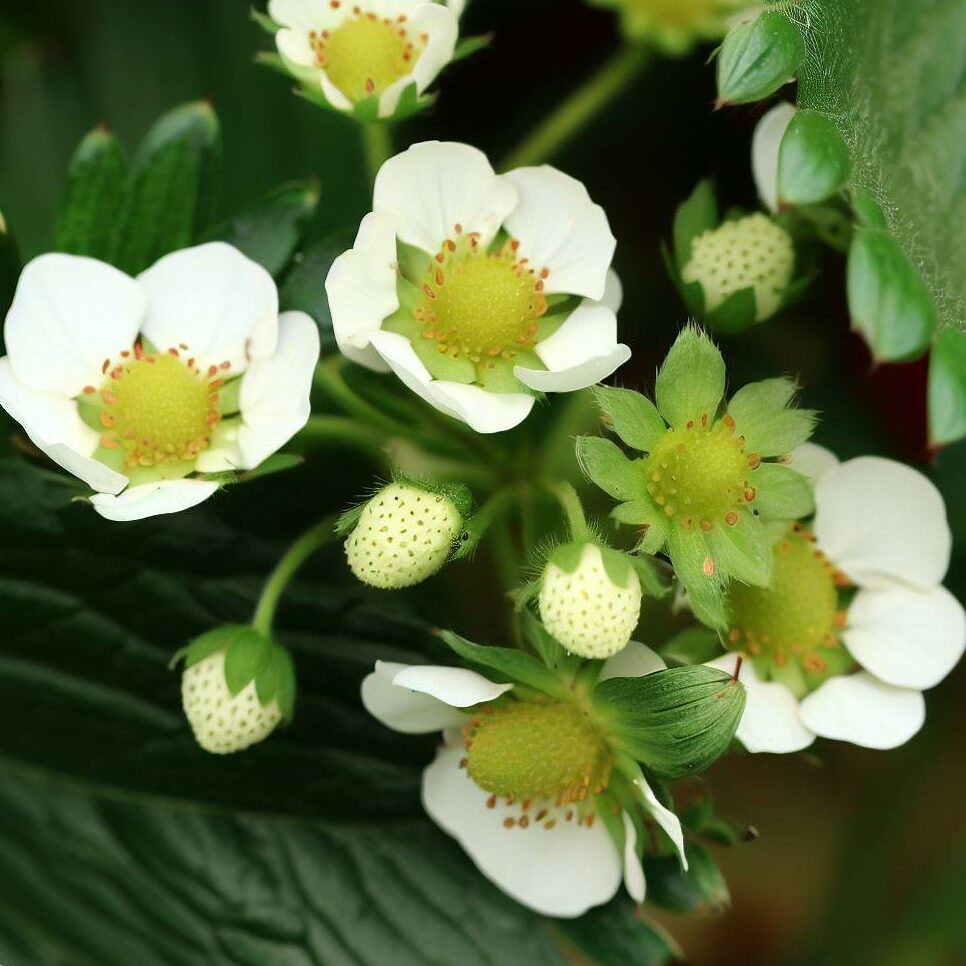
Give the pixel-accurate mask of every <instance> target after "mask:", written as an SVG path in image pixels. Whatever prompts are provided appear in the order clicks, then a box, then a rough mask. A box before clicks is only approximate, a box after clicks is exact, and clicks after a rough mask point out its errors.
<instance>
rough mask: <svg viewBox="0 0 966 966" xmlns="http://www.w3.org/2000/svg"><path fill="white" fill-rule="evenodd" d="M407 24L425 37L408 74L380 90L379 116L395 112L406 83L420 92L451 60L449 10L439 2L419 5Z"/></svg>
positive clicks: (453, 30)
mask: <svg viewBox="0 0 966 966" xmlns="http://www.w3.org/2000/svg"><path fill="white" fill-rule="evenodd" d="M409 26H410V29H411V30H412V32H413V33H414V34H423V35H425V36H426V37H428V38H429V39H428V40H427V41H426V45H425V46H424V47H423V51H422V53H421V54H420V55H419V59H418V60H417V61H416V65H415V67H413V72H412V74H409V75H407V76H405V77H401V78H400V79H399V80H398V81H396V82H395V83H394V84H391V85H390V86H389V87H388V88H386V90H385V91H383V93H382V95H381V96H380V98H379V116H380V117H390V116H391V115H392V114H393V113H394V112H395V110H396V107H397V105H398V104H399V98H400V97H401V96H402V92H403V91H404V90H405V89H406V88H407V87H408V86H409V85H410V84H412V83H414V82H415V84H416V93H417V94H422V93H423V92H424V91H425V90H426V88H427V87H429V85H430V84H432V83H433V81H434V80H436V78H437V76H438V75H439V72H440V71H441V70H442V69H443V68H444V67H445V66H446V65H447V64H448V63H449V62H450V61H451V60H452V59H453V51H454V50H455V49H456V40H457V37H458V36H459V23H458V21H457V19H456V15H455V14H454V13H453V11H452V10H450V9H449V8H447V7H444V6H443V5H442V4H439V3H423V4H420V5H418V6H417V7H416V12H415V13H414V14H413V15H412V17H411V18H410V22H409Z"/></svg>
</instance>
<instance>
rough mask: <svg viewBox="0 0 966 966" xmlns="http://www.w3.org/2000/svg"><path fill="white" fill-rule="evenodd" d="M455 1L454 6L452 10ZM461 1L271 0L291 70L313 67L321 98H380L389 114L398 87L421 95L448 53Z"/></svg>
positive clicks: (347, 106) (344, 104)
mask: <svg viewBox="0 0 966 966" xmlns="http://www.w3.org/2000/svg"><path fill="white" fill-rule="evenodd" d="M453 7H455V8H456V9H455V10H454V9H451V8H453ZM461 8H462V2H456V0H454V2H451V3H450V4H449V5H448V6H445V5H443V4H440V3H431V2H427V0H271V2H270V3H269V5H268V11H269V14H270V16H271V18H272V19H273V20H274V21H275V22H276V23H277V24H280V25H281V28H282V29H280V30H279V31H278V33H277V34H276V35H275V42H276V44H277V46H278V51H279V53H280V54H281V55H282V57H283V58H284V59H285V60H286V61H287V62H288V63H289V64H291V65H292V66H294V67H295V69H296V70H297V71H298V70H301V71H302V72H305V71H311V72H316V75H317V78H318V82H319V84H320V85H321V88H322V92H323V94H324V95H325V99H326V101H328V103H329V104H330V105H331V106H332V107H334V108H335V109H336V110H339V111H352V110H353V108H354V107H355V105H356V104H358V103H360V102H361V101H364V100H366V99H367V98H370V97H378V99H379V111H378V114H379V117H381V118H387V117H391V116H392V115H393V114H394V113H395V112H396V108H397V106H398V105H399V100H400V98H401V97H402V95H403V91H404V90H405V89H406V88H407V87H409V86H411V85H413V84H415V87H416V94H417V95H420V94H422V93H423V92H424V91H425V90H426V88H427V87H429V85H430V84H431V83H432V82H433V81H434V80H435V79H436V77H437V75H438V74H439V72H440V71H441V70H442V69H443V68H444V67H445V66H446V65H447V64H448V63H449V62H450V61H451V60H452V59H453V51H454V49H455V46H456V39H457V36H458V33H459V27H458V24H457V16H458V15H459V12H460V9H461Z"/></svg>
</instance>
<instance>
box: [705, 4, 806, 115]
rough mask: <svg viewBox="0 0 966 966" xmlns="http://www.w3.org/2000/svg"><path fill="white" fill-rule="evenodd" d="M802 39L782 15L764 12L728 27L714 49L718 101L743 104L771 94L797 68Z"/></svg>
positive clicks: (802, 43)
mask: <svg viewBox="0 0 966 966" xmlns="http://www.w3.org/2000/svg"><path fill="white" fill-rule="evenodd" d="M804 57H805V41H804V40H803V38H802V32H801V30H800V29H799V27H798V25H797V24H795V23H793V22H792V21H791V20H790V19H789V18H788V17H787V16H786V15H785V14H783V13H779V12H777V11H765V12H764V13H762V14H761V15H760V16H758V17H756V18H755V19H754V20H752V21H750V22H749V23H740V24H737V25H736V26H734V27H732V28H731V30H730V31H729V32H728V35H727V36H726V37H725V39H724V42H723V43H722V45H721V49H720V50H719V51H718V102H719V104H747V103H749V102H751V101H760V100H764V98H766V97H768V96H769V95H771V94H774V93H775V91H777V90H778V88H779V87H781V86H782V85H783V84H785V83H786V82H787V81H788V80H789V79H790V78H791V77H792V76H793V75H794V73H795V71H796V70H797V69H798V65H799V64H801V62H802V59H803V58H804Z"/></svg>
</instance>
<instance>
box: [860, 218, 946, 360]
mask: <svg viewBox="0 0 966 966" xmlns="http://www.w3.org/2000/svg"><path fill="white" fill-rule="evenodd" d="M846 281H847V292H848V298H849V313H850V315H851V316H852V327H853V328H854V329H855V330H856V331H858V332H860V333H861V335H862V336H863V338H864V339H865V341H866V342H867V343H868V344H869V348H870V349H871V350H872V354H873V355H874V356H875V358H876V360H877V361H880V362H898V361H902V360H905V359H914V358H916V357H918V356H920V355H922V353H923V352H925V351H926V348H927V346H928V345H929V342H930V340H931V339H932V337H933V333H934V332H935V330H936V324H937V318H936V306H935V303H934V302H933V300H932V298H931V296H930V295H929V291H928V290H927V289H926V286H925V283H924V282H923V280H922V277H921V276H920V274H919V272H918V271H917V270H916V268H915V266H914V265H913V264H912V263H911V262H910V261H909V259H908V258H907V257H906V256H905V254H904V253H903V251H902V249H901V248H900V247H899V244H898V242H897V241H895V239H894V238H892V237H891V236H890V235H889V234H887V233H886V232H884V231H880V230H876V229H872V228H862V229H859V230H857V231H856V232H855V234H854V235H853V237H852V245H851V247H850V248H849V259H848V273H847V280H846Z"/></svg>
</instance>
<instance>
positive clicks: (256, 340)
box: [138, 242, 278, 376]
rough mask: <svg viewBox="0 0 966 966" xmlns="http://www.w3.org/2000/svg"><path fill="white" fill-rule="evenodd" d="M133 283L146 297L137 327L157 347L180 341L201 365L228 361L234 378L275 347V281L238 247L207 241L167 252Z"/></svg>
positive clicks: (166, 347)
mask: <svg viewBox="0 0 966 966" xmlns="http://www.w3.org/2000/svg"><path fill="white" fill-rule="evenodd" d="M138 281H139V282H140V283H141V284H142V285H143V286H144V290H145V291H146V292H147V295H148V309H147V318H146V320H145V323H144V326H143V327H142V331H143V333H144V335H145V336H147V338H149V339H150V340H151V342H153V343H154V345H155V346H156V347H157V348H158V349H159V350H160V351H162V352H164V351H166V350H167V349H170V348H175V347H177V346H179V345H182V344H183V345H186V346H188V349H187V353H188V354H189V355H191V356H193V357H194V358H195V359H197V360H198V365H199V367H201V368H202V369H207V368H208V366H210V365H216V366H217V365H220V364H221V363H222V362H228V363H230V364H231V368H230V369H229V370H228V372H229V374H230V375H235V376H237V375H239V374H240V373H242V372H244V370H245V369H246V367H247V366H248V363H249V360H251V359H259V358H263V357H264V356H268V355H271V354H272V352H273V351H274V350H275V343H276V341H277V339H278V292H277V291H276V289H275V283H274V282H273V281H272V276H271V275H269V274H268V272H266V271H265V269H264V268H262V266H261V265H259V264H257V263H256V262H253V261H252V260H251V259H250V258H246V257H245V256H244V255H243V254H242V253H241V252H240V251H238V249H237V248H233V247H232V246H231V245H226V244H225V243H224V242H209V243H208V244H206V245H198V246H197V247H196V248H186V249H184V250H182V251H179V252H172V253H171V254H170V255H165V257H164V258H162V259H161V260H160V261H158V262H156V263H155V264H154V265H152V266H151V267H150V268H149V269H148V270H147V271H146V272H142V273H141V275H139V276H138Z"/></svg>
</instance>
